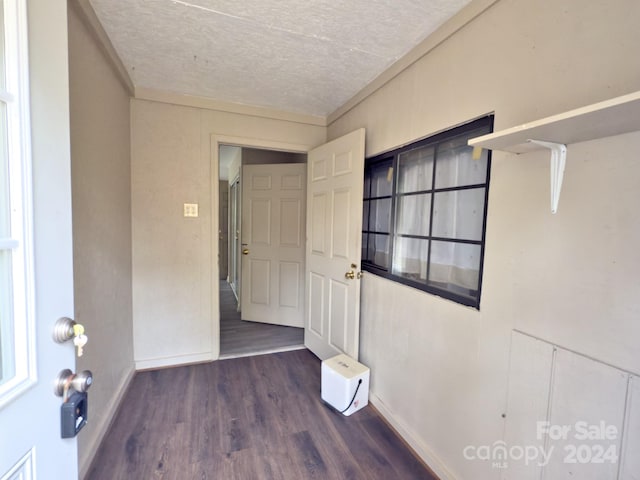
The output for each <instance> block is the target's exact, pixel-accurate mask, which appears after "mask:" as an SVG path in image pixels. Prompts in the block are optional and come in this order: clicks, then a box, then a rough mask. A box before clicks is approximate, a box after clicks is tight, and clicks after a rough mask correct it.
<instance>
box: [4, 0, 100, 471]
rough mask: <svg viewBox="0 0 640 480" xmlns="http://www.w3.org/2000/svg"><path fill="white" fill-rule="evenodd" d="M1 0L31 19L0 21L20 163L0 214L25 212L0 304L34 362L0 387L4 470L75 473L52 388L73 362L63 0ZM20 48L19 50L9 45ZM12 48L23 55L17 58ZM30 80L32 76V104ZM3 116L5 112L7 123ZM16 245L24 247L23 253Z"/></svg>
mask: <svg viewBox="0 0 640 480" xmlns="http://www.w3.org/2000/svg"><path fill="white" fill-rule="evenodd" d="M2 8H4V15H3V17H2V18H0V23H2V22H3V21H6V23H7V24H8V23H12V22H15V19H17V18H20V19H26V20H27V21H28V29H27V25H23V26H22V27H18V23H17V22H15V23H13V25H12V26H11V25H10V26H9V27H8V28H5V29H4V32H2V31H0V35H2V34H3V33H4V36H5V41H4V46H5V49H6V54H5V56H4V57H3V62H0V71H2V70H3V68H6V71H7V72H8V73H9V75H8V77H7V78H8V79H9V81H7V83H6V85H3V86H2V89H4V87H6V89H7V90H8V91H9V92H11V96H10V97H8V96H6V95H4V92H3V95H1V97H2V98H3V100H2V101H3V103H5V105H4V106H3V107H2V112H1V113H0V115H3V114H4V112H5V110H4V108H6V112H7V116H6V117H4V118H3V120H2V121H0V129H4V128H5V127H6V126H7V125H8V126H9V128H8V130H9V137H10V138H11V141H10V142H8V143H4V141H3V139H2V138H0V144H2V148H0V150H2V152H0V168H2V169H3V170H4V169H5V168H6V166H7V163H5V162H8V163H9V164H10V165H11V172H12V176H13V175H15V174H16V172H18V171H20V172H21V175H22V178H21V179H20V181H19V182H15V179H12V180H11V182H10V184H6V185H3V186H2V187H0V191H2V189H3V187H6V186H7V185H8V186H9V189H10V191H11V197H10V198H11V200H10V203H9V201H7V200H6V198H7V197H5V198H2V201H1V202H0V209H1V210H2V211H3V212H0V217H2V215H3V213H6V212H9V211H11V212H12V215H15V216H16V218H17V217H18V216H19V217H21V218H20V219H19V222H20V224H21V225H22V228H23V230H24V234H20V235H18V234H17V231H18V224H17V223H16V222H12V225H11V229H10V231H9V232H8V235H9V236H13V237H15V236H19V237H21V238H20V241H19V243H18V244H16V245H17V246H18V247H17V248H16V246H11V245H10V246H9V247H8V248H7V246H6V245H5V246H2V247H1V248H2V250H3V251H4V252H5V253H6V252H7V251H10V250H13V252H11V255H12V256H13V257H14V260H16V259H17V257H18V256H20V257H22V258H24V259H26V261H24V262H23V266H21V267H19V268H18V269H15V268H14V269H13V271H12V272H11V273H10V276H9V277H6V275H4V274H6V273H9V272H8V271H7V270H4V271H3V272H1V273H0V274H2V275H3V276H4V277H5V278H3V279H2V281H5V280H8V282H9V284H10V285H12V286H13V287H14V289H17V288H20V289H22V290H24V293H25V295H24V296H23V298H21V299H17V298H14V299H13V301H14V304H13V305H9V308H8V309H5V308H2V310H3V313H6V311H7V310H9V311H10V310H15V311H14V312H13V313H14V315H13V318H12V319H11V322H12V325H13V326H18V327H19V326H26V327H27V328H26V329H25V330H26V332H27V333H26V334H27V339H26V341H23V340H24V339H16V340H17V341H16V345H18V347H17V348H18V350H17V352H13V353H17V355H13V354H12V356H14V357H15V358H14V362H15V364H16V367H17V369H16V371H17V372H18V373H19V372H20V370H21V369H22V368H23V367H24V365H25V363H24V358H23V355H22V354H23V353H26V354H27V356H28V357H30V358H31V363H32V365H33V366H34V367H35V368H31V369H30V370H31V372H29V373H28V374H27V375H25V377H24V378H25V379H26V384H27V385H28V386H29V388H27V389H26V390H21V391H19V392H17V391H16V392H10V395H11V397H10V398H7V397H5V402H4V403H3V404H2V405H1V406H0V478H2V479H5V478H7V479H14V478H16V479H21V480H31V479H43V480H45V479H54V480H58V479H64V480H67V479H75V478H77V476H78V467H77V462H78V458H77V439H76V438H71V439H64V440H63V439H61V438H60V407H61V404H62V401H61V399H60V398H58V397H56V396H55V395H54V393H53V381H54V379H55V377H56V376H57V374H58V372H60V371H61V370H63V369H65V368H69V369H72V370H75V355H74V350H73V345H71V344H70V343H67V344H63V345H59V344H56V343H54V341H53V339H52V331H53V326H54V324H55V322H56V320H57V319H58V318H59V317H62V316H72V315H73V255H72V230H71V175H70V146H69V135H70V132H69V92H68V64H67V55H68V52H67V23H66V15H67V2H66V1H63V0H29V1H28V2H27V1H26V0H13V1H9V2H7V1H5V2H1V3H0V9H2ZM16 32H17V34H16ZM27 32H28V49H27ZM14 34H16V35H14ZM16 45H18V46H19V47H18V48H16ZM0 48H1V47H0ZM17 51H19V52H20V55H16V54H15V53H16V52H17ZM17 58H21V61H18V62H16V59H17ZM3 63H4V64H3ZM16 65H18V66H16ZM27 65H28V70H26V69H25V70H24V71H21V72H20V81H17V82H14V81H13V80H12V79H11V77H14V78H15V72H17V71H20V69H21V66H27ZM2 73H4V72H2ZM27 80H30V82H31V89H30V93H31V98H30V105H29V96H28V93H29V88H28V87H29V83H28V82H27ZM5 100H6V101H5ZM16 105H17V106H16ZM29 112H30V114H31V119H30V122H29V117H28V114H29ZM3 116H4V115H3ZM16 118H18V119H19V121H16ZM5 119H9V122H8V123H4V120H5ZM18 124H20V125H21V127H17V126H18ZM29 134H30V138H29ZM2 136H3V134H2V133H0V137H2ZM7 147H8V148H7ZM6 153H7V154H8V155H7V156H6V157H4V155H5V154H6ZM0 197H2V196H1V195H0ZM21 197H22V198H21ZM20 198H21V200H18V199H20ZM16 211H18V212H20V214H19V215H17V214H15V212H16ZM14 219H15V218H12V221H13V220H14ZM29 231H31V232H32V233H31V234H29ZM6 233H7V232H5V234H6ZM2 236H3V234H2V233H0V237H2ZM0 243H2V242H0ZM18 249H20V250H22V251H21V252H20V255H17V253H16V252H17V251H18ZM13 266H14V267H16V266H17V263H15V262H14V263H13ZM0 283H1V281H0ZM18 303H20V304H21V305H18ZM3 307H7V305H6V304H5V305H3ZM17 309H20V311H19V312H18V310H17ZM25 312H26V313H25ZM3 316H4V315H3ZM5 319H6V318H5ZM2 333H7V332H6V331H5V332H2ZM1 335H2V334H1V333H0V336H1ZM89 335H90V333H89ZM0 343H1V342H0ZM0 370H1V368H0ZM14 393H15V394H14ZM89 413H90V412H89ZM82 433H83V432H81V433H80V435H82Z"/></svg>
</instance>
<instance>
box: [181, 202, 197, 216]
mask: <svg viewBox="0 0 640 480" xmlns="http://www.w3.org/2000/svg"><path fill="white" fill-rule="evenodd" d="M184 216H185V217H197V216H198V204H197V203H185V204H184Z"/></svg>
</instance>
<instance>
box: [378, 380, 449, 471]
mask: <svg viewBox="0 0 640 480" xmlns="http://www.w3.org/2000/svg"><path fill="white" fill-rule="evenodd" d="M369 402H370V403H371V405H372V406H373V407H374V408H375V409H376V410H377V411H378V412H379V413H380V415H382V417H383V418H384V420H385V421H387V422H388V423H389V425H390V426H391V427H392V428H393V429H394V430H395V431H396V432H397V433H398V435H400V436H401V437H402V439H403V440H404V441H405V442H407V444H408V445H409V446H410V447H411V448H412V449H413V451H414V452H415V453H416V455H418V457H420V459H421V460H422V461H423V462H424V463H425V464H426V465H427V466H428V467H429V468H430V469H431V470H432V471H433V473H435V474H436V475H437V476H438V478H439V479H440V480H457V479H456V477H455V476H454V475H453V474H452V473H451V472H450V471H449V470H448V469H447V467H446V466H445V465H444V463H443V462H442V460H440V458H439V457H438V456H437V455H436V454H435V453H433V451H432V450H431V449H430V448H429V447H428V446H427V445H425V443H424V442H423V441H422V440H420V439H419V438H418V436H417V435H416V434H415V433H414V432H413V431H412V430H411V429H410V428H409V427H408V426H407V425H406V424H405V423H404V422H403V421H402V420H400V419H398V418H397V417H396V416H395V415H394V414H393V412H392V411H391V410H390V409H389V408H388V407H387V406H386V405H385V404H384V402H383V401H382V400H381V399H380V398H379V397H378V396H376V395H375V394H374V393H373V392H369Z"/></svg>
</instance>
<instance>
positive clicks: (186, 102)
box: [135, 87, 327, 127]
mask: <svg viewBox="0 0 640 480" xmlns="http://www.w3.org/2000/svg"><path fill="white" fill-rule="evenodd" d="M135 98H137V99H140V100H152V101H154V102H161V103H170V104H173V105H182V106H185V107H196V108H205V109H207V110H217V111H220V112H227V113H237V114H241V115H249V116H252V117H261V118H269V119H272V120H283V121H286V122H294V123H302V124H305V125H313V126H317V127H326V126H327V119H326V117H319V116H315V115H305V114H302V113H293V112H285V111H282V110H276V109H273V108H267V107H258V106H254V105H244V104H241V103H233V102H224V101H221V100H216V99H214V98H210V97H200V96H196V95H185V94H181V93H174V92H166V91H163V90H155V89H153V88H145V87H136V89H135Z"/></svg>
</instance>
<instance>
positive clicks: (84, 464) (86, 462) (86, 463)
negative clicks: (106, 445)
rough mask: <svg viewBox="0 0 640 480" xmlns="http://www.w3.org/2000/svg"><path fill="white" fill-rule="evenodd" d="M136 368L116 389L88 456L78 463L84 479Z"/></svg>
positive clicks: (131, 369) (129, 372) (88, 448)
mask: <svg viewBox="0 0 640 480" xmlns="http://www.w3.org/2000/svg"><path fill="white" fill-rule="evenodd" d="M135 373H136V370H135V368H133V365H132V366H131V368H130V369H129V371H128V372H127V374H126V375H125V376H124V377H123V378H122V380H121V381H120V385H118V387H117V388H116V390H115V395H114V396H113V398H112V399H111V403H110V405H109V409H108V411H107V412H106V415H104V416H103V417H102V422H101V423H100V424H99V425H97V426H96V431H97V432H98V434H97V435H96V436H95V437H94V439H93V441H92V442H91V443H90V444H89V445H88V446H87V451H88V452H90V453H89V455H88V456H87V458H85V459H83V460H82V461H81V462H80V464H79V465H78V473H79V478H82V479H84V478H85V477H86V476H87V474H88V473H89V470H90V469H91V464H92V463H93V460H94V458H95V456H96V453H97V452H98V448H99V447H100V444H101V443H102V441H103V440H104V438H105V436H106V434H107V432H108V431H109V428H111V424H112V423H113V421H114V420H115V418H116V414H117V413H118V409H119V408H120V405H121V403H122V399H123V397H124V394H125V393H126V391H127V389H128V388H129V385H130V384H131V381H132V380H133V376H134V375H135Z"/></svg>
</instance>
